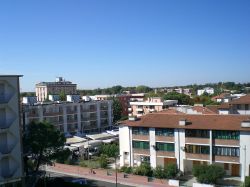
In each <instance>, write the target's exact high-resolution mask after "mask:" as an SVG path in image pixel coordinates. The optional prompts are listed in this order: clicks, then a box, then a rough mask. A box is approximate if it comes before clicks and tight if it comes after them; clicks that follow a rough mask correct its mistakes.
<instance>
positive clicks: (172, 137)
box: [155, 136, 175, 142]
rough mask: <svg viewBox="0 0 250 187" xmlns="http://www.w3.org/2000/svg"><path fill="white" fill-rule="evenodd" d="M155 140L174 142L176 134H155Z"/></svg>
mask: <svg viewBox="0 0 250 187" xmlns="http://www.w3.org/2000/svg"><path fill="white" fill-rule="evenodd" d="M155 141H160V142H174V141H175V140H174V136H155Z"/></svg>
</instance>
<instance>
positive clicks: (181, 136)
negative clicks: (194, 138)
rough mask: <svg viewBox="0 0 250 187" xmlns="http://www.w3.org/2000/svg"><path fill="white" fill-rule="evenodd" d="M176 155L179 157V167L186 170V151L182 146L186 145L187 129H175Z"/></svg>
mask: <svg viewBox="0 0 250 187" xmlns="http://www.w3.org/2000/svg"><path fill="white" fill-rule="evenodd" d="M174 137H175V157H176V159H177V165H178V168H179V169H180V170H181V171H184V159H185V157H186V155H185V151H183V150H181V148H182V147H183V148H184V147H185V129H175V132H174Z"/></svg>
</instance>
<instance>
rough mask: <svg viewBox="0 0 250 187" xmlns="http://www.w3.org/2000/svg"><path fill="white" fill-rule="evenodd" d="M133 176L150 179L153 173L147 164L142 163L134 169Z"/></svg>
mask: <svg viewBox="0 0 250 187" xmlns="http://www.w3.org/2000/svg"><path fill="white" fill-rule="evenodd" d="M134 174H135V175H142V176H148V177H151V176H152V175H153V171H152V168H151V166H150V164H149V163H142V164H141V165H140V166H139V167H136V168H135V170H134Z"/></svg>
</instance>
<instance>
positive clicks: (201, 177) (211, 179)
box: [192, 164, 225, 184]
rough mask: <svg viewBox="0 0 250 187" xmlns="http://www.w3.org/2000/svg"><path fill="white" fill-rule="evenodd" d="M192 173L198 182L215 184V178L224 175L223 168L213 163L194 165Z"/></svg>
mask: <svg viewBox="0 0 250 187" xmlns="http://www.w3.org/2000/svg"><path fill="white" fill-rule="evenodd" d="M192 173H193V175H194V176H195V177H196V178H197V181H198V182H200V183H205V184H215V183H216V181H217V179H220V178H223V177H224V175H225V171H224V169H223V168H222V167H220V166H218V165H215V164H211V165H208V166H207V165H197V166H194V167H193V171H192Z"/></svg>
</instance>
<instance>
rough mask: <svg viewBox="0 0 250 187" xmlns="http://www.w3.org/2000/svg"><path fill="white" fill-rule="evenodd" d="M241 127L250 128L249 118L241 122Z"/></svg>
mask: <svg viewBox="0 0 250 187" xmlns="http://www.w3.org/2000/svg"><path fill="white" fill-rule="evenodd" d="M241 127H243V128H250V120H245V121H242V122H241Z"/></svg>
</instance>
